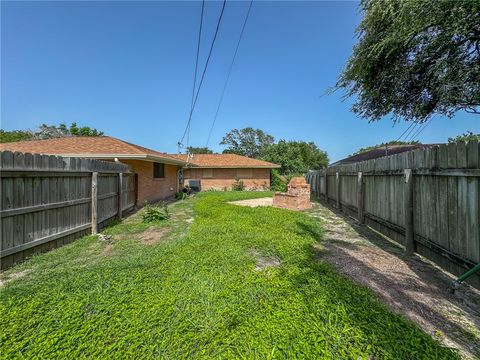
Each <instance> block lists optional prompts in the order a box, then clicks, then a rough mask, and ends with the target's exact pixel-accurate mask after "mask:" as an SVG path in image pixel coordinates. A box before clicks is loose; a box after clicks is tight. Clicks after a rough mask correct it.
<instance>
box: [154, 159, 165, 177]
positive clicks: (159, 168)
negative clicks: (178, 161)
mask: <svg viewBox="0 0 480 360" xmlns="http://www.w3.org/2000/svg"><path fill="white" fill-rule="evenodd" d="M164 177H165V164H161V163H153V178H154V179H163V178H164Z"/></svg>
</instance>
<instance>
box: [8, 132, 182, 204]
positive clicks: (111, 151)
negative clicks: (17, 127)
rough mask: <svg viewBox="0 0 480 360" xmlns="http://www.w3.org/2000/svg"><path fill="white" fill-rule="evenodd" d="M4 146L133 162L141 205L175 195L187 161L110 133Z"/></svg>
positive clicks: (35, 151) (13, 149)
mask: <svg viewBox="0 0 480 360" xmlns="http://www.w3.org/2000/svg"><path fill="white" fill-rule="evenodd" d="M0 150H10V151H18V152H26V153H32V154H46V155H63V156H71V157H80V158H90V159H98V160H107V161H117V162H121V163H124V164H127V165H129V166H130V168H131V169H132V171H133V172H135V174H136V178H137V189H138V190H137V205H143V204H144V203H145V201H149V202H155V201H158V200H161V199H166V198H168V197H171V196H173V195H174V194H175V192H177V191H178V186H179V172H180V170H181V169H182V167H183V165H184V164H185V162H184V161H183V160H180V159H178V158H174V157H172V156H170V155H167V154H164V153H161V152H158V151H155V150H151V149H147V148H144V147H142V146H138V145H134V144H131V143H128V142H126V141H123V140H120V139H116V138H113V137H110V136H95V137H86V136H85V137H65V138H58V139H48V140H33V141H19V142H13V143H3V144H0Z"/></svg>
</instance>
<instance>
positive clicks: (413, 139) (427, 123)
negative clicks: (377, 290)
mask: <svg viewBox="0 0 480 360" xmlns="http://www.w3.org/2000/svg"><path fill="white" fill-rule="evenodd" d="M432 120H433V117H431V118H430V120H428V121H427V122H426V123H425V125H423V127H421V128H420V129H418V131H417V132H416V133H415V134H414V135H413V136H412V137H411V138H410V141H415V138H416V137H417V136H419V135H420V134H421V133H422V132H423V130H425V128H426V127H427V126H428V125H429V124H430V123H431V122H432Z"/></svg>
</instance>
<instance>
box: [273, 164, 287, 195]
mask: <svg viewBox="0 0 480 360" xmlns="http://www.w3.org/2000/svg"><path fill="white" fill-rule="evenodd" d="M287 184H288V179H287V178H286V177H285V176H282V175H280V173H279V172H278V170H277V169H272V171H271V172H270V190H272V191H280V192H285V191H287Z"/></svg>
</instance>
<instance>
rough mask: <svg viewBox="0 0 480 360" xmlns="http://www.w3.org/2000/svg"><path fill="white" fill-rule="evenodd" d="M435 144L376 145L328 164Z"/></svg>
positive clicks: (357, 160)
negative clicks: (371, 148) (373, 147)
mask: <svg viewBox="0 0 480 360" xmlns="http://www.w3.org/2000/svg"><path fill="white" fill-rule="evenodd" d="M435 145H437V144H411V145H388V146H387V148H385V146H381V147H377V148H375V149H373V150H369V151H365V152H362V153H360V154H356V155H352V156H349V157H347V158H345V159H342V160H339V161H336V162H334V163H332V164H330V165H329V166H335V165H346V164H353V163H357V162H360V161H366V160H372V159H377V158H381V157H384V156H389V155H394V154H399V153H402V152H405V151H410V150H415V149H420V148H425V147H430V146H435Z"/></svg>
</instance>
